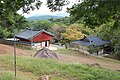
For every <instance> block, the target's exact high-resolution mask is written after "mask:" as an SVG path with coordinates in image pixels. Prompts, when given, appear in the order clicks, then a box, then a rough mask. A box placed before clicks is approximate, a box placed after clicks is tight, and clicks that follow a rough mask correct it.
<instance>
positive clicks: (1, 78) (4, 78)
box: [0, 72, 23, 80]
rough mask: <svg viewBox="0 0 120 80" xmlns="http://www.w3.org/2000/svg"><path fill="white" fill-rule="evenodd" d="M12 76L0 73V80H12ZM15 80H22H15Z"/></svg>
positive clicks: (10, 73)
mask: <svg viewBox="0 0 120 80" xmlns="http://www.w3.org/2000/svg"><path fill="white" fill-rule="evenodd" d="M14 79H15V77H14V74H13V73H12V72H0V80H14ZM16 80H23V79H20V78H17V79H16Z"/></svg>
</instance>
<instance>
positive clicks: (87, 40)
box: [72, 36, 110, 46]
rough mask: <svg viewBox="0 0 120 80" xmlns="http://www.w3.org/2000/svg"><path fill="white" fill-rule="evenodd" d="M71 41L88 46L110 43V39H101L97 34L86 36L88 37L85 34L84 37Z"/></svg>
mask: <svg viewBox="0 0 120 80" xmlns="http://www.w3.org/2000/svg"><path fill="white" fill-rule="evenodd" d="M72 43H76V44H81V45H83V46H89V45H92V44H93V45H98V46H100V45H105V44H108V43H110V41H106V40H103V39H101V38H99V37H98V36H88V37H86V36H85V37H84V38H82V39H80V40H76V41H73V42H72Z"/></svg>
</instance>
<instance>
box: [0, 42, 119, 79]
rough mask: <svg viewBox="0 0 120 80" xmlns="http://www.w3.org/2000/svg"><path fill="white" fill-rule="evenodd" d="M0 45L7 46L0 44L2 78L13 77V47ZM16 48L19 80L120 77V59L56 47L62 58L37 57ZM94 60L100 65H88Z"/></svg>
mask: <svg viewBox="0 0 120 80" xmlns="http://www.w3.org/2000/svg"><path fill="white" fill-rule="evenodd" d="M0 45H1V46H2V47H3V48H4V49H3V50H2V48H1V47H0V49H1V50H0V51H1V52H2V53H1V52H0V54H1V55H0V80H14V65H13V55H12V52H10V50H11V49H12V48H13V47H11V46H8V45H2V44H0ZM5 47H6V48H7V49H8V50H9V52H7V51H5V50H6V49H5ZM17 50H18V51H19V52H17V80H39V78H40V77H42V76H44V75H47V76H49V77H51V79H50V80H120V76H119V75H120V72H119V71H117V70H119V69H120V68H119V67H120V66H119V65H120V61H117V60H112V59H107V58H99V57H94V56H88V55H84V54H81V53H80V52H77V51H73V50H57V51H56V52H57V53H58V56H59V60H52V59H44V58H40V59H37V58H33V57H31V56H30V54H31V53H30V52H31V51H29V50H22V49H17ZM11 51H12V50H11ZM20 51H22V52H20ZM35 52H36V51H33V52H32V54H34V53H35ZM93 63H98V64H100V66H88V65H85V64H93ZM105 63H106V65H105ZM82 64H84V65H82ZM108 64H109V65H108Z"/></svg>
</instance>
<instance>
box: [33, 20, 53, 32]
mask: <svg viewBox="0 0 120 80" xmlns="http://www.w3.org/2000/svg"><path fill="white" fill-rule="evenodd" d="M31 26H32V27H33V28H34V29H37V30H40V29H44V30H48V29H50V28H51V26H52V24H51V22H50V21H48V20H39V21H35V22H32V24H31Z"/></svg>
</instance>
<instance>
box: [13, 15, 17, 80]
mask: <svg viewBox="0 0 120 80" xmlns="http://www.w3.org/2000/svg"><path fill="white" fill-rule="evenodd" d="M14 21H15V23H14V24H13V27H14V30H13V31H14V52H13V53H14V75H15V80H16V77H17V75H16V40H15V34H16V31H15V24H16V18H15V13H14Z"/></svg>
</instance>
